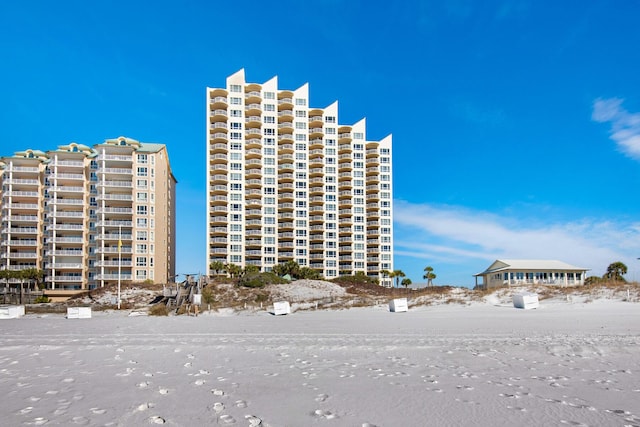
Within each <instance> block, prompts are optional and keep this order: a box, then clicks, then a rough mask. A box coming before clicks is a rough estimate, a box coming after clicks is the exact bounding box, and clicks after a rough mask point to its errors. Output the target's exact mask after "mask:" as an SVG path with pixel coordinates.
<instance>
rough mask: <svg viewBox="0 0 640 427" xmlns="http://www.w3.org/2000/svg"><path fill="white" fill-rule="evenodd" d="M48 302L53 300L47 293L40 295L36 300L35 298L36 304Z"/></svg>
mask: <svg viewBox="0 0 640 427" xmlns="http://www.w3.org/2000/svg"><path fill="white" fill-rule="evenodd" d="M47 302H51V300H50V299H49V297H47V296H45V295H40V296H39V297H37V298H36V299H35V300H33V303H34V304H42V303H47Z"/></svg>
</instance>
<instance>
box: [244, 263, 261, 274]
mask: <svg viewBox="0 0 640 427" xmlns="http://www.w3.org/2000/svg"><path fill="white" fill-rule="evenodd" d="M258 273H260V267H258V266H257V265H253V264H249V265H247V266H246V267H245V268H244V274H258Z"/></svg>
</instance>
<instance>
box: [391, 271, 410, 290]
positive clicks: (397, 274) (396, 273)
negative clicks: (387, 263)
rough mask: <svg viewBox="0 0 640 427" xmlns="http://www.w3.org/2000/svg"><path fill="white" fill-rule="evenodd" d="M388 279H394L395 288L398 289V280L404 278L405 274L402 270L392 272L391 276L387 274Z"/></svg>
mask: <svg viewBox="0 0 640 427" xmlns="http://www.w3.org/2000/svg"><path fill="white" fill-rule="evenodd" d="M389 277H391V278H395V279H396V288H398V287H400V278H402V277H406V274H404V271H402V270H393V271H392V272H391V274H389Z"/></svg>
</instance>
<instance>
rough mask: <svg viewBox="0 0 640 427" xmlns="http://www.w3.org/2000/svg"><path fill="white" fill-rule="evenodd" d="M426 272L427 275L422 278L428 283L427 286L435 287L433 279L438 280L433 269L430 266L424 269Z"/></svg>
mask: <svg viewBox="0 0 640 427" xmlns="http://www.w3.org/2000/svg"><path fill="white" fill-rule="evenodd" d="M424 271H426V273H425V274H424V276H422V278H423V279H425V280H426V281H427V286H433V279H435V278H436V275H435V274H434V272H433V267H431V266H430V265H428V266H426V267H425V268H424Z"/></svg>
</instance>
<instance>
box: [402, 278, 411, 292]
mask: <svg viewBox="0 0 640 427" xmlns="http://www.w3.org/2000/svg"><path fill="white" fill-rule="evenodd" d="M411 283H412V282H411V279H409V278H408V277H406V278H404V279H402V282H400V284H401V285H402V286H404V288H405V289H406V290H407V292H409V285H411Z"/></svg>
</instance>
